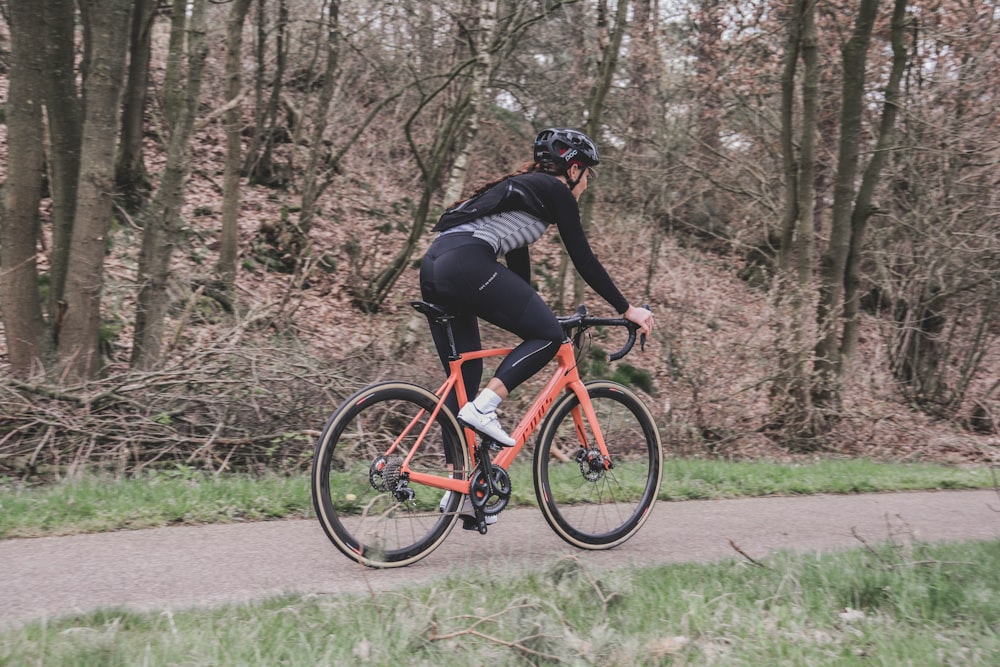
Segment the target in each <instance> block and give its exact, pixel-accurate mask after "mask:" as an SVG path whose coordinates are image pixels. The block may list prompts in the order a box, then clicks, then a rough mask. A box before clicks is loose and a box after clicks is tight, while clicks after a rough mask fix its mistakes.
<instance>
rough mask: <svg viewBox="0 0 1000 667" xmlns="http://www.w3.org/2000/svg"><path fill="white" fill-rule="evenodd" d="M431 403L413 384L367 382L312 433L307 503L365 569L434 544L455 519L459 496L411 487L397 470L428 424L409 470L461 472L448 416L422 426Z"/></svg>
mask: <svg viewBox="0 0 1000 667" xmlns="http://www.w3.org/2000/svg"><path fill="white" fill-rule="evenodd" d="M437 402H438V398H437V397H436V396H435V395H434V394H432V393H431V392H429V391H427V390H426V389H424V388H422V387H419V386H417V385H413V384H409V383H405V382H384V383H379V384H374V385H371V386H369V387H366V388H365V389H362V390H361V391H359V392H357V393H356V394H354V395H353V396H351V397H350V398H349V399H347V400H346V401H344V403H343V405H341V406H340V407H339V408H338V409H337V411H336V412H335V413H334V414H333V416H332V417H330V420H329V421H328V422H327V424H326V427H325V428H324V429H323V432H322V434H320V437H319V441H318V442H317V444H316V451H315V453H314V456H313V470H312V496H313V507H315V509H316V515H317V517H318V518H319V521H320V525H321V526H322V527H323V530H324V531H325V532H326V535H327V537H329V538H330V541H331V542H333V544H334V546H336V547H337V548H338V549H339V550H340V551H341V552H343V553H344V554H345V555H346V556H347V557H348V558H350V559H352V560H356V561H358V562H360V563H363V564H364V565H368V566H370V567H401V566H403V565H409V564H410V563H413V562H416V561H418V560H420V559H421V558H423V557H425V556H426V555H427V554H429V553H430V552H431V551H433V550H434V549H435V548H437V547H438V545H440V544H441V542H443V541H444V539H445V538H446V537H447V536H448V534H449V533H450V532H451V530H452V528H454V526H455V523H456V522H457V521H458V508H459V503H460V502H461V501H462V500H463V498H464V496H463V495H461V494H458V493H452V494H450V495H448V496H447V497H445V493H446V492H445V491H442V490H440V489H435V488H433V487H428V486H422V485H419V484H414V485H413V486H412V487H411V486H410V484H409V480H408V478H407V476H406V475H405V474H401V471H400V466H401V464H402V462H403V459H404V458H405V457H406V456H407V455H408V454H409V453H410V452H411V450H412V449H413V448H414V447H415V446H417V441H418V439H419V437H420V434H421V433H422V431H423V430H424V428H425V427H428V426H429V428H428V431H427V434H426V435H425V436H424V438H423V440H422V441H420V442H419V446H417V451H416V453H415V454H414V456H413V458H412V459H411V460H410V469H411V470H413V471H415V472H421V473H427V474H434V475H440V476H441V477H453V478H457V479H462V478H464V475H466V474H467V473H466V471H467V470H468V465H467V455H466V450H465V447H464V445H463V439H462V436H461V431H460V430H459V426H458V422H457V421H456V420H455V417H454V416H453V415H452V414H451V412H450V411H449V410H448V409H447V408H446V407H444V406H441V410H440V412H438V414H437V416H436V418H435V419H434V421H433V422H431V423H430V424H428V422H429V421H430V415H431V413H432V411H433V410H434V408H435V406H436V405H437ZM404 433H405V435H403V434H404ZM401 435H402V437H401ZM397 439H398V440H399V443H398V445H397V446H396V447H395V448H393V446H392V445H393V443H394V442H396V441H397ZM439 505H443V506H439Z"/></svg>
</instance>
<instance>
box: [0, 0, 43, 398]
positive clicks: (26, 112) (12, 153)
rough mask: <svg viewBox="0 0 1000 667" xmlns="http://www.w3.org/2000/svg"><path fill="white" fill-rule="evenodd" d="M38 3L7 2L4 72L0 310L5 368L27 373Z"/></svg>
mask: <svg viewBox="0 0 1000 667" xmlns="http://www.w3.org/2000/svg"><path fill="white" fill-rule="evenodd" d="M44 26H45V23H44V21H43V18H42V8H41V7H40V6H39V5H38V4H37V3H36V2H35V0H11V2H10V27H11V30H10V40H11V53H10V75H9V86H10V89H9V91H8V98H7V106H6V119H7V148H8V157H7V182H6V184H5V185H4V192H3V194H4V202H3V203H4V210H3V218H2V219H0V312H2V314H3V321H4V334H5V336H6V342H7V354H8V359H9V361H10V369H11V372H12V373H13V374H14V375H15V376H17V377H22V378H27V377H29V376H30V375H32V374H33V373H35V372H36V371H37V370H40V369H41V367H42V366H43V364H44V362H45V361H46V357H47V355H48V350H49V348H50V342H49V340H48V338H47V337H46V336H45V324H44V320H43V317H42V302H41V295H40V294H39V291H38V269H37V265H36V262H35V256H36V252H37V243H38V234H39V224H38V208H39V204H40V203H41V198H42V180H43V176H44V173H45V157H44V151H43V134H42V101H43V99H44V87H43V81H44V77H43V66H42V53H41V51H40V50H39V49H38V48H37V46H38V44H44V43H45V40H46V35H45V30H44Z"/></svg>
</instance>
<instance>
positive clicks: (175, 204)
mask: <svg viewBox="0 0 1000 667" xmlns="http://www.w3.org/2000/svg"><path fill="white" fill-rule="evenodd" d="M207 1H208V0H174V4H173V18H172V22H171V31H170V32H171V38H170V57H169V61H168V62H169V65H168V74H167V77H166V84H165V87H166V90H165V91H164V98H165V104H164V108H165V109H166V111H167V121H168V124H169V126H170V141H169V144H168V146H167V163H166V166H165V167H164V171H163V176H162V179H161V182H160V186H159V188H158V189H157V191H156V194H155V195H154V198H153V202H152V204H151V205H150V208H149V210H148V211H147V212H146V214H145V215H144V216H143V218H144V225H143V233H142V252H141V254H140V256H139V285H140V289H139V296H138V298H137V300H136V320H135V334H134V338H133V343H132V366H133V367H135V368H138V369H144V370H145V369H149V368H153V367H155V366H156V364H157V363H159V361H160V357H161V354H162V351H163V332H164V330H165V319H166V315H167V308H168V306H169V303H170V297H169V293H168V286H169V280H170V265H171V260H172V258H173V251H174V248H175V247H176V246H177V243H178V241H179V236H180V225H181V206H182V204H183V202H184V188H185V184H186V179H187V175H188V172H189V171H190V162H189V158H190V144H191V134H192V132H193V131H194V121H195V117H196V115H197V112H198V104H199V100H200V97H201V82H202V73H203V70H204V67H205V57H206V52H207V47H206V45H205V7H206V4H207ZM181 81H183V84H182V83H181Z"/></svg>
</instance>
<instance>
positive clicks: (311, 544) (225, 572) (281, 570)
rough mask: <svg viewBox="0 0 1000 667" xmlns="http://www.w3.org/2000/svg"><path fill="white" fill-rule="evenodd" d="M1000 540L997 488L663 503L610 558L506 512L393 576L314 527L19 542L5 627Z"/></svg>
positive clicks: (3, 600) (525, 514) (6, 593)
mask: <svg viewBox="0 0 1000 667" xmlns="http://www.w3.org/2000/svg"><path fill="white" fill-rule="evenodd" d="M998 538H1000V495H998V494H997V492H996V491H933V492H915V493H884V494H866V495H851V496H833V495H818V496H797V497H770V498H752V499H739V500H705V501H686V502H662V501H661V502H659V503H657V505H656V506H655V507H654V509H653V513H652V515H651V517H650V519H649V521H648V522H647V523H646V525H645V526H644V527H643V528H642V530H641V531H640V532H639V534H638V535H636V536H635V537H634V538H632V539H631V540H630V541H628V542H626V543H625V544H624V545H622V546H620V547H618V548H616V549H613V550H610V551H580V550H578V549H575V548H574V547H571V546H570V545H568V544H566V543H564V542H562V540H560V539H559V538H558V537H557V536H556V535H555V533H553V532H552V531H551V530H549V528H548V525H547V524H546V523H545V521H544V520H543V519H542V516H541V514H540V513H539V512H538V510H535V509H520V510H508V511H505V512H503V513H502V514H501V515H500V516H499V521H498V522H497V524H496V525H495V526H491V527H490V529H489V532H488V533H487V534H486V535H479V534H478V533H476V532H474V531H463V530H461V528H456V530H455V531H454V532H452V534H451V536H450V537H449V538H448V540H447V541H446V542H445V543H444V544H443V545H442V546H441V547H440V548H439V549H438V550H437V551H435V552H434V553H433V554H431V555H430V556H428V557H427V558H425V559H424V560H422V561H420V562H418V563H416V564H414V565H411V566H409V567H406V568H401V569H393V570H371V569H367V568H363V567H361V566H359V565H357V564H356V563H352V562H351V561H349V560H348V559H347V558H345V557H344V556H342V555H341V554H340V552H339V551H337V550H336V549H335V548H334V547H333V545H332V544H331V543H330V542H329V541H328V540H327V538H326V536H325V535H324V534H323V532H322V530H321V529H320V527H319V524H318V523H317V522H316V521H313V520H293V521H273V522H261V523H244V524H224V525H208V526H178V527H170V528H156V529H149V530H134V531H122V532H114V533H99V534H93V535H74V536H69V537H43V538H33V539H11V540H0V625H2V626H10V625H18V624H20V623H23V622H25V621H30V620H38V619H45V618H49V619H51V618H54V617H58V616H63V615H67V614H74V613H80V612H87V611H93V610H96V609H104V608H123V609H131V610H138V611H165V610H173V611H176V610H179V609H184V608H190V607H203V606H212V605H220V604H226V603H234V602H235V603H241V602H250V601H253V600H258V599H262V598H266V597H270V596H275V595H280V594H285V593H305V594H334V595H348V594H370V593H372V592H381V591H387V590H396V589H399V588H404V587H410V586H416V585H422V584H427V583H431V582H434V581H436V580H441V579H443V578H445V577H447V576H448V575H449V574H450V573H453V572H454V571H456V570H458V569H469V568H471V569H472V570H473V571H483V572H489V573H494V574H495V573H498V572H501V573H513V572H517V571H519V570H524V569H538V568H540V567H545V566H546V565H547V564H550V563H552V562H554V561H556V560H557V559H559V558H562V557H564V556H566V555H568V554H571V555H573V556H575V557H577V558H579V559H580V560H581V561H582V562H583V563H585V564H586V565H587V566H589V567H612V568H620V567H630V566H636V565H637V566H645V565H654V564H667V563H680V562H708V561H717V560H722V559H726V558H737V559H744V558H746V559H755V560H756V559H761V558H764V557H766V556H767V555H768V554H769V553H772V552H774V551H777V550H787V551H795V552H816V551H830V550H839V549H846V548H852V547H860V546H863V545H865V544H867V545H876V544H881V543H885V542H888V541H892V542H895V543H905V542H907V541H914V540H916V541H919V542H939V541H964V540H993V539H998Z"/></svg>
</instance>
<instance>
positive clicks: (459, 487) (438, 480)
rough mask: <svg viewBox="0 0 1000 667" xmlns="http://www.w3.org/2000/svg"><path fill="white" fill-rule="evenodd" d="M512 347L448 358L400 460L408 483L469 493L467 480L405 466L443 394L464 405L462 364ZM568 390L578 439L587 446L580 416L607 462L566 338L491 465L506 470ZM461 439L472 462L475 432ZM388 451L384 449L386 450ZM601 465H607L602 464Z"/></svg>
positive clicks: (599, 431) (435, 413)
mask: <svg viewBox="0 0 1000 667" xmlns="http://www.w3.org/2000/svg"><path fill="white" fill-rule="evenodd" d="M513 349H514V348H512V347H506V348H492V349H485V350H476V351H472V352H463V353H462V354H460V355H458V358H456V359H453V360H451V361H449V363H448V367H449V373H448V378H447V379H446V380H445V381H444V384H442V385H441V387H440V388H439V389H438V390H437V391H436V392H434V393H435V395H436V396H438V397H439V399H440V400H439V401H438V404H437V406H436V407H435V408H434V412H433V414H432V415H431V419H430V420H429V422H428V424H427V425H426V426H425V427H424V432H422V433H421V434H420V437H419V438H418V439H417V442H416V444H415V445H414V447H413V448H412V449H411V450H410V452H408V454H407V455H406V457H405V458H404V459H403V464H402V471H403V472H404V473H406V474H408V475H409V479H410V481H411V482H414V483H417V484H423V485H425V486H431V487H436V488H439V489H447V490H449V491H455V492H458V493H464V494H467V493H469V480H468V479H464V480H461V479H453V478H450V477H442V476H440V475H434V474H428V473H421V472H417V471H414V470H411V469H410V467H409V463H410V460H411V459H412V458H413V456H414V454H415V453H416V451H417V450H418V449H419V448H420V445H421V443H422V442H423V438H424V436H426V434H427V430H428V429H429V428H430V423H431V422H433V421H434V419H436V417H437V413H438V412H439V411H440V410H441V406H442V405H444V397H446V396H447V395H448V394H449V393H450V392H451V391H452V390H453V389H454V390H455V392H456V394H457V396H458V404H459V406H462V405H465V403H466V402H468V400H469V397H468V395H467V394H466V391H465V384H464V383H463V382H462V381H461V379H462V364H464V363H466V362H469V361H474V360H476V359H488V358H491V357H500V356H506V355H508V354H510V353H511V352H512V351H513ZM567 390H568V391H572V392H573V393H574V394H576V396H577V398H578V399H579V401H580V406H579V407H578V408H575V409H574V410H573V421H574V423H575V424H576V430H577V433H578V435H579V437H580V442H581V445H582V446H587V444H586V440H587V437H586V429H585V428H584V419H583V417H584V416H586V420H587V421H588V422H589V423H590V425H591V428H592V429H593V432H594V439H595V440H596V441H597V448H598V450H599V451H600V452H601V455H602V456H603V457H604V460H605V461H606V462H609V461H610V457H609V455H608V449H607V447H606V445H605V443H604V436H603V434H602V433H601V429H600V425H599V424H598V421H597V417H596V415H595V414H594V407H593V405H592V404H591V402H590V395H589V394H588V392H587V388H586V386H584V384H583V380H581V379H580V373H579V371H578V370H577V362H576V355H575V353H574V351H573V343H572V342H571V341H569V340H566V341H563V343H562V345H561V346H560V347H559V351H558V352H557V353H556V368H555V371H554V372H553V373H552V377H551V378H549V381H548V382H547V383H546V384H545V386H544V387H543V388H542V389H541V391H540V392H539V393H538V396H537V397H536V398H535V401H534V403H532V405H531V407H530V408H529V409H528V411H527V412H526V413H525V415H524V417H522V419H521V421H520V422H519V423H518V425H517V427H516V428H515V429H514V431H513V433H511V437H512V438H513V439H514V441H515V442H514V445H513V446H511V447H504V448H503V449H502V450H501V451H500V452H499V453H498V454H497V455H496V457H495V458H494V459H493V465H496V466H500V467H502V468H503V469H504V470H506V469H508V468H509V467H510V465H511V463H513V461H514V459H515V458H517V455H518V454H519V453H520V451H521V450H522V449H523V448H524V445H525V444H526V443H527V441H528V438H529V437H530V436H531V434H532V433H533V432H534V431H535V429H536V428H538V425H539V424H541V422H542V419H544V417H545V415H546V413H548V411H549V408H550V407H552V404H553V403H555V401H556V400H557V399H558V398H559V397H560V396H561V395H562V394H563V392H564V391H567ZM581 409H582V411H583V414H582V415H581V413H580V410H581ZM421 416H422V415H418V417H417V418H416V419H414V421H413V423H411V424H410V425H409V426H408V427H407V428H406V429H405V430H404V432H403V434H402V435H401V436H400V438H399V440H397V442H396V443H394V444H393V445H392V447H390V449H389V452H392V451H393V450H395V449H396V446H397V444H398V442H399V441H401V440H402V438H403V437H404V436H405V435H406V434H408V433H409V431H410V429H411V428H412V427H413V424H415V423H416V422H417V421H418V420H419V419H420V417H421ZM464 431H465V442H466V447H467V449H468V452H469V460H470V461H471V462H474V461H475V442H476V432H475V431H474V430H472V429H470V428H465V429H464ZM387 453H388V452H387ZM605 465H608V463H606V464H605Z"/></svg>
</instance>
